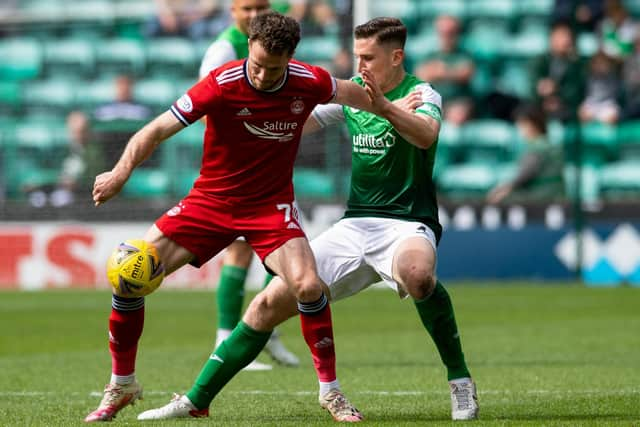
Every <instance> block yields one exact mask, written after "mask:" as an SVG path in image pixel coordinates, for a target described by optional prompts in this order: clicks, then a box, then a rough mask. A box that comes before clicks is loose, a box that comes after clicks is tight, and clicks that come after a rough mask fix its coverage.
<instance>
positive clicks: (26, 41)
mask: <svg viewBox="0 0 640 427" xmlns="http://www.w3.org/2000/svg"><path fill="white" fill-rule="evenodd" d="M17 4H18V6H17V9H16V10H10V11H6V12H4V14H3V15H2V16H1V18H0V19H1V20H2V27H3V30H2V36H1V37H0V57H2V58H3V60H2V61H0V114H1V120H0V150H1V153H0V157H1V158H2V159H3V168H2V172H1V173H2V175H3V176H2V177H1V178H0V181H3V182H5V183H6V184H5V185H6V187H7V196H8V197H9V198H12V197H15V198H18V199H19V198H20V197H22V196H21V192H20V188H22V187H24V186H25V185H26V183H30V182H44V181H47V180H50V179H51V176H53V171H54V170H55V169H56V167H58V166H59V165H56V164H55V162H56V161H61V160H60V159H59V157H60V156H54V155H52V154H51V153H52V152H55V151H56V150H61V151H64V150H63V149H62V148H61V147H60V145H59V143H60V139H59V138H58V137H57V136H56V135H58V132H59V129H60V128H61V125H60V124H61V123H64V117H65V116H66V114H67V113H68V112H69V111H71V110H72V109H82V110H84V111H86V112H89V111H93V109H95V107H96V106H98V105H102V104H105V103H107V102H109V101H111V100H112V99H113V88H112V79H113V76H114V75H116V74H119V73H127V74H129V75H131V76H133V77H134V78H135V79H136V87H135V91H134V98H135V100H136V101H137V102H139V103H142V104H146V105H148V106H150V107H151V108H152V109H153V110H154V112H160V111H162V110H163V109H166V108H167V106H168V105H169V104H170V103H171V102H173V101H174V100H175V99H176V98H177V97H179V96H180V94H181V93H183V92H184V90H185V89H186V88H188V87H189V86H190V85H191V84H193V82H194V81H195V78H196V76H197V70H198V65H199V61H200V58H201V57H202V53H203V52H204V50H205V49H206V46H207V45H208V43H209V40H198V41H194V40H190V39H187V38H181V37H162V38H151V39H149V38H145V37H144V36H143V33H142V26H143V24H144V23H145V22H146V20H147V19H148V18H149V17H150V16H151V15H152V14H153V13H154V5H153V1H151V0H135V1H128V0H89V1H80V0H73V1H61V0H25V1H21V2H18V3H17ZM369 4H370V9H371V16H376V15H393V16H397V17H400V18H401V19H403V20H404V21H405V22H406V24H407V26H408V28H409V30H410V34H409V39H408V42H407V47H406V53H407V65H408V68H409V70H411V71H413V67H414V66H415V65H417V64H419V63H420V61H421V60H422V59H423V58H425V57H426V56H427V55H428V54H430V53H432V52H433V51H434V50H435V49H436V48H437V46H436V43H437V38H436V35H435V32H434V28H433V23H434V21H435V19H436V18H437V17H438V16H441V15H443V14H447V15H453V16H456V17H458V18H460V19H461V22H462V25H463V32H462V44H463V46H464V48H465V49H466V50H467V51H468V52H469V53H470V54H471V55H472V57H473V58H474V60H475V61H476V62H475V63H476V69H475V73H474V77H473V79H472V82H471V89H472V91H473V94H474V98H475V101H476V104H477V105H478V106H479V108H477V109H476V111H475V117H474V119H473V120H472V121H470V122H467V123H465V124H464V125H462V126H461V127H457V128H456V127H453V126H449V125H448V124H446V123H445V124H444V126H443V128H442V132H441V136H440V141H439V147H438V156H437V160H436V168H435V176H436V180H437V185H438V186H439V189H440V192H441V193H442V196H443V197H444V198H451V199H460V198H469V197H471V198H476V199H481V198H482V197H483V196H484V192H486V190H488V189H489V188H491V187H492V186H493V185H494V184H495V183H496V182H497V181H498V179H499V178H500V177H501V176H503V175H504V174H508V173H509V171H510V170H511V169H513V167H514V162H515V158H516V155H515V154H516V153H517V150H518V144H519V142H518V136H517V131H516V129H515V127H514V125H513V123H512V122H510V121H505V120H498V119H496V117H492V116H491V114H490V111H491V108H485V107H486V106H487V104H486V102H487V99H489V98H488V96H489V95H490V94H493V93H495V92H499V93H502V94H504V95H507V96H510V97H513V98H514V99H517V100H530V99H531V98H532V96H533V94H532V83H531V76H530V64H531V61H532V60H533V58H535V57H536V56H538V55H540V54H542V53H545V52H547V50H548V41H549V28H550V27H549V25H550V19H551V16H552V12H553V8H554V1H553V0H448V1H441V2H435V1H418V0H396V1H384V0H379V1H378V0H376V1H371V2H369ZM624 4H625V5H626V7H627V9H628V10H629V11H630V12H631V14H632V16H635V17H638V16H640V1H638V0H626V1H625V2H624ZM599 43H600V41H599V36H598V34H597V33H593V32H581V33H579V34H577V40H576V44H577V49H578V53H579V54H580V56H582V57H583V58H584V59H588V58H589V57H591V56H592V55H594V54H595V53H596V52H597V51H598V49H599ZM340 47H341V42H340V39H339V38H338V36H337V35H336V34H335V33H327V34H317V35H316V34H314V35H310V36H308V37H305V38H303V40H302V42H301V44H300V46H299V49H298V52H297V57H298V58H300V59H302V60H305V61H309V62H313V63H318V64H320V65H324V66H331V63H332V60H333V58H334V57H335V55H336V54H337V53H338V51H339V49H340ZM436 89H437V87H436ZM446 101H447V100H446V99H445V100H444V102H445V103H446ZM43 117H45V118H43ZM46 117H48V118H46ZM138 125H139V123H130V124H126V123H118V124H114V123H112V124H110V126H120V128H127V129H135V126H138ZM100 126H104V124H102V125H99V124H97V125H96V127H95V129H94V131H97V132H99V131H102V130H104V127H103V128H101V127H100ZM201 132H202V129H201V127H199V126H197V127H196V126H194V127H193V129H189V130H188V131H185V132H182V133H181V134H180V135H179V136H177V137H176V138H175V141H174V143H169V144H166V146H167V147H169V148H166V149H164V148H163V152H162V153H161V154H160V155H159V156H158V159H156V161H155V163H153V164H152V166H149V167H148V168H143V169H142V170H140V171H138V172H136V174H135V175H134V176H133V177H132V182H131V183H130V184H129V185H128V186H127V187H126V188H125V191H124V196H126V197H131V198H162V197H165V198H166V197H174V198H175V197H178V196H179V195H181V194H184V192H185V190H186V189H188V188H189V186H190V184H191V182H192V181H193V179H194V178H195V177H197V174H198V167H199V165H198V164H193V160H192V159H197V158H198V153H199V150H201ZM331 135H333V134H331ZM549 139H550V141H551V142H552V143H554V144H561V145H562V146H563V147H564V149H565V154H566V157H565V158H566V161H567V166H566V172H565V175H566V176H567V178H568V179H567V183H566V187H567V193H568V194H569V195H571V194H573V193H572V191H574V189H575V183H574V181H573V178H571V177H573V176H574V172H573V171H574V170H575V168H576V167H577V166H578V165H577V164H576V162H575V161H574V160H575V159H574V158H573V155H574V154H575V152H576V144H577V143H578V141H579V142H580V143H581V148H582V158H583V162H584V165H585V166H584V168H583V169H582V176H583V178H584V180H583V182H582V184H581V189H582V190H581V192H582V196H583V197H584V198H585V199H588V200H599V199H602V198H604V199H607V200H608V199H617V198H625V199H628V198H634V197H635V198H638V197H640V184H638V183H639V182H640V179H639V177H638V173H639V172H638V171H639V170H640V167H639V166H640V122H638V121H632V122H622V123H620V124H618V125H612V126H609V125H601V124H595V123H585V124H582V125H580V126H577V125H574V124H571V123H561V122H557V121H555V122H550V123H549ZM327 144H329V142H327ZM327 147H329V145H327ZM47 153H48V154H47ZM302 155H303V156H304V155H305V152H304V147H303V152H302ZM43 159H46V160H47V161H46V162H45V163H46V164H44V165H43V163H42V161H43ZM332 161H333V160H330V161H327V162H316V163H317V164H318V166H317V167H316V166H309V162H308V161H306V162H304V163H303V165H304V166H301V167H299V168H297V170H296V174H295V184H296V188H297V189H298V191H299V193H300V194H301V195H304V196H305V197H309V198H312V199H324V200H331V199H335V198H338V199H339V198H341V197H344V193H343V192H342V190H343V188H344V185H343V184H342V182H343V181H344V180H345V179H344V176H345V175H346V174H347V173H346V170H347V167H348V161H347V162H345V161H344V160H339V161H337V162H338V163H332ZM16 165H19V167H20V171H21V173H17V172H16V167H15V166H16ZM26 171H29V172H28V173H27V172H26ZM336 171H337V172H336ZM336 173H337V176H336Z"/></svg>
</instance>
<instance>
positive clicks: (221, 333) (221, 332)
mask: <svg viewBox="0 0 640 427" xmlns="http://www.w3.org/2000/svg"><path fill="white" fill-rule="evenodd" d="M231 332H232V331H231V329H218V331H217V332H216V348H218V346H219V345H220V343H221V342H222V341H224V340H226V339H227V338H229V336H230V335H231Z"/></svg>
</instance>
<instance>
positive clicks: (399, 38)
mask: <svg viewBox="0 0 640 427" xmlns="http://www.w3.org/2000/svg"><path fill="white" fill-rule="evenodd" d="M353 33H354V35H355V37H356V39H368V38H370V37H375V38H376V40H377V41H378V43H381V44H383V43H392V44H395V45H397V46H398V47H400V48H402V49H404V44H405V43H406V42H407V27H405V25H404V24H403V23H402V21H401V20H399V19H398V18H388V17H381V18H373V19H372V20H370V21H368V22H365V23H364V24H362V25H358V26H357V27H356V28H355V30H354V32H353Z"/></svg>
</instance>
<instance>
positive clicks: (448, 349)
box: [414, 281, 471, 380]
mask: <svg viewBox="0 0 640 427" xmlns="http://www.w3.org/2000/svg"><path fill="white" fill-rule="evenodd" d="M414 303H415V305H416V308H417V309H418V314H419V315H420V319H421V320H422V324H423V325H424V327H425V328H426V329H427V331H429V335H431V338H433V341H434V342H435V344H436V347H437V348H438V352H439V353H440V358H441V359H442V362H443V363H444V364H445V366H446V367H447V378H448V379H449V380H453V379H457V378H464V377H471V374H470V373H469V369H468V368H467V364H466V363H465V361H464V353H463V352H462V345H461V343H460V336H459V335H458V326H457V325H456V317H455V315H454V313H453V305H451V298H449V293H448V292H447V290H446V289H445V288H444V286H442V284H441V283H440V282H439V281H438V282H436V287H435V289H434V291H433V293H432V294H431V295H430V296H429V297H427V298H425V299H423V300H421V301H414Z"/></svg>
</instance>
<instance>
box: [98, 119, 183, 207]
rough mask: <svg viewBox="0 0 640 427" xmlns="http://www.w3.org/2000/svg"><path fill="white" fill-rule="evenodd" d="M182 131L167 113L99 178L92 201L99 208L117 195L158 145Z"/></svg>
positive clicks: (134, 139) (145, 129)
mask: <svg viewBox="0 0 640 427" xmlns="http://www.w3.org/2000/svg"><path fill="white" fill-rule="evenodd" d="M181 129H184V125H183V124H182V123H180V121H179V120H178V119H177V118H176V117H175V116H174V115H173V114H172V113H171V112H170V111H167V112H165V113H163V114H161V115H159V116H158V117H156V118H155V119H154V120H152V121H151V122H149V123H148V124H147V125H145V126H144V127H143V128H142V129H140V130H139V131H138V132H136V133H135V134H134V135H133V136H132V137H131V139H130V140H129V142H128V143H127V146H126V147H125V149H124V152H123V153H122V156H120V159H119V160H118V162H117V163H116V165H115V166H114V167H113V169H112V170H110V171H108V172H104V173H102V174H100V175H98V176H97V177H96V180H95V182H94V184H93V201H94V202H95V204H96V206H97V205H99V204H100V203H103V202H106V201H107V200H109V199H110V198H112V197H113V196H115V195H116V194H118V193H119V192H120V190H121V189H122V187H123V186H124V184H125V183H126V182H127V180H128V179H129V176H131V173H132V172H133V170H134V169H135V168H136V167H137V166H138V165H139V164H140V163H142V162H143V161H144V160H145V159H147V158H148V157H149V156H150V155H151V153H153V151H154V150H155V149H156V147H157V146H158V145H160V144H161V143H162V142H163V141H164V140H166V139H167V138H169V137H171V136H172V135H173V134H175V133H176V132H178V131H179V130H181Z"/></svg>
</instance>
